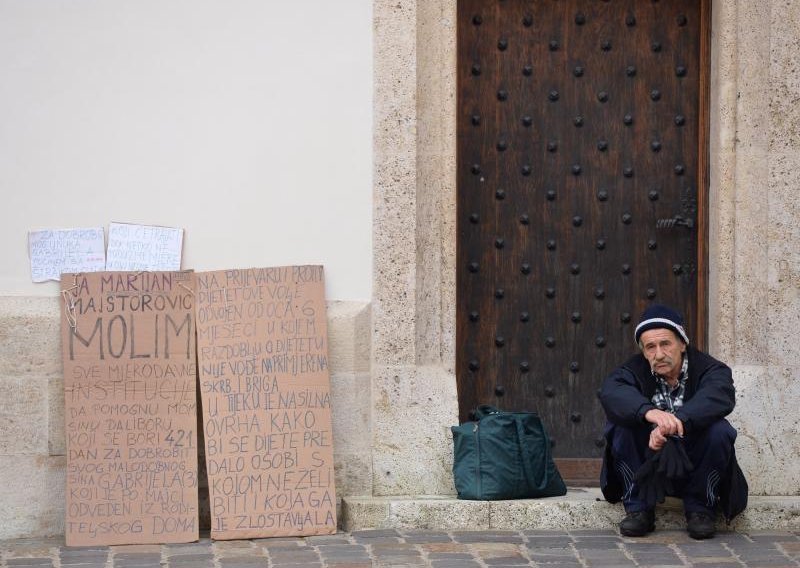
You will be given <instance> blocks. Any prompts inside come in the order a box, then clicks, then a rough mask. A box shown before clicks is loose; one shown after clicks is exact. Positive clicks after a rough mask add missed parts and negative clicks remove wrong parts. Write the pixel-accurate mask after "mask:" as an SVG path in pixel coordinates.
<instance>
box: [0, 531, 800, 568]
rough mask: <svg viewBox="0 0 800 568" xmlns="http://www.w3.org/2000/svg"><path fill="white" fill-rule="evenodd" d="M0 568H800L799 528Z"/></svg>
mask: <svg viewBox="0 0 800 568" xmlns="http://www.w3.org/2000/svg"><path fill="white" fill-rule="evenodd" d="M0 558H1V559H2V560H0V566H2V567H3V568H6V567H13V566H39V567H46V566H53V567H59V566H61V567H65V568H66V567H70V568H146V567H151V566H152V567H158V566H163V567H170V568H255V567H273V568H278V567H286V568H301V567H308V568H367V567H371V566H378V567H401V566H430V567H433V568H473V567H492V568H494V567H502V566H541V567H545V568H566V567H579V566H583V567H593V566H596V567H603V568H615V567H625V566H648V567H658V566H673V567H674V566H701V567H704V568H719V567H723V568H734V567H740V566H747V567H749V568H756V567H769V568H777V567H783V566H792V567H795V568H797V567H800V532H798V533H794V532H763V531H761V532H752V533H748V534H742V533H720V534H718V535H717V537H716V538H714V539H713V540H707V541H699V542H698V541H693V540H692V539H690V538H689V537H688V535H686V533H685V532H683V531H659V532H656V533H654V534H653V535H651V536H650V537H648V538H645V539H630V538H621V537H620V536H619V535H618V534H616V533H615V532H612V531H585V530H580V531H522V532H515V531H477V532H464V531H454V532H441V531H428V530H404V531H395V530H376V531H358V532H353V533H339V534H336V535H330V536H318V537H308V538H281V539H258V540H239V541H216V542H211V541H209V540H208V539H207V538H204V539H201V541H200V542H197V543H192V544H179V545H163V546H162V545H155V546H142V545H140V546H113V547H97V548H67V547H65V546H64V542H63V540H62V539H26V540H12V541H0Z"/></svg>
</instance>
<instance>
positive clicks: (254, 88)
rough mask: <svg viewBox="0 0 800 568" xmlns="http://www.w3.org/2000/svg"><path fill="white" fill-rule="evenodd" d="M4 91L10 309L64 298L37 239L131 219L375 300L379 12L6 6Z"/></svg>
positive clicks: (2, 3)
mask: <svg viewBox="0 0 800 568" xmlns="http://www.w3.org/2000/svg"><path fill="white" fill-rule="evenodd" d="M0 78H1V79H0V242H2V243H3V246H2V247H0V295H29V296H30V295H40V296H47V295H55V294H56V290H57V287H56V285H55V284H52V283H49V284H37V285H34V284H32V283H31V282H30V270H29V263H28V257H27V249H26V246H27V231H28V230H30V229H34V228H51V227H81V226H99V225H103V226H106V227H107V225H108V222H110V221H120V222H134V223H146V224H161V225H170V226H179V227H183V228H185V229H186V238H185V242H184V258H183V266H184V268H194V269H197V270H211V269H222V268H229V267H248V266H262V265H283V264H304V263H319V264H324V265H325V267H326V278H327V296H328V298H333V299H337V300H368V299H369V298H370V296H371V280H372V266H371V256H372V254H371V248H372V243H371V227H372V226H371V207H372V204H371V203H372V171H371V170H372V2H371V0H349V1H347V2H329V1H326V0H306V1H304V2H278V1H276V0H271V1H256V0H230V1H222V0H169V1H163V0H162V1H156V0H137V1H135V2H123V1H121V0H70V1H69V2H64V1H62V0H36V1H35V2H31V1H29V0H0Z"/></svg>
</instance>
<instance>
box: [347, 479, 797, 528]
mask: <svg viewBox="0 0 800 568" xmlns="http://www.w3.org/2000/svg"><path fill="white" fill-rule="evenodd" d="M622 515H623V510H622V506H621V505H612V504H610V503H607V502H605V501H604V500H603V499H602V496H601V494H600V490H599V489H597V488H570V490H569V492H568V493H567V495H566V496H564V497H549V498H546V499H521V500H513V501H461V500H459V499H456V498H455V496H438V495H419V496H399V497H393V496H385V497H370V496H366V497H359V496H352V497H344V498H343V499H342V520H341V522H342V528H343V529H344V530H346V531H354V530H363V529H389V528H395V529H403V528H419V529H439V530H487V529H498V530H499V529H504V530H525V529H560V530H565V529H566V530H572V529H580V528H592V529H615V528H616V527H617V523H619V521H620V519H621V518H622ZM656 525H657V527H658V528H661V529H667V528H683V527H684V526H685V523H684V520H683V510H682V508H681V502H680V500H678V499H673V498H668V499H667V501H666V503H664V505H661V506H659V508H658V510H657V520H656ZM718 526H719V527H722V526H724V520H722V519H719V521H718ZM730 528H731V529H732V530H738V531H745V530H768V529H769V530H772V529H787V530H800V496H781V497H756V496H752V495H751V496H750V499H749V505H748V508H747V510H746V511H744V512H743V513H742V514H741V515H739V517H737V518H736V519H735V520H734V521H733V522H732V523H731V527H730Z"/></svg>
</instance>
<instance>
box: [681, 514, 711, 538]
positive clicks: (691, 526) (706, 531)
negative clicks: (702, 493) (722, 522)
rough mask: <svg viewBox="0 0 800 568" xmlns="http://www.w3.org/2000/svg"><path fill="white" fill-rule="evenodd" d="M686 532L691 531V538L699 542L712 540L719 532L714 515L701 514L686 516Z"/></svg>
mask: <svg viewBox="0 0 800 568" xmlns="http://www.w3.org/2000/svg"><path fill="white" fill-rule="evenodd" d="M686 530H688V531H689V536H690V537H692V538H696V539H698V540H702V539H704V538H711V537H713V536H714V533H716V532H717V529H716V526H715V522H714V517H713V515H709V514H708V513H701V512H692V513H689V514H687V515H686Z"/></svg>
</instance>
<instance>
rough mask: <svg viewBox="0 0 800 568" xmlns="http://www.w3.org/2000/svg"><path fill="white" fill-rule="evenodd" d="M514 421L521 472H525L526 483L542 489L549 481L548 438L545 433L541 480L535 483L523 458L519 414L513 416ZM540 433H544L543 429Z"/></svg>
mask: <svg viewBox="0 0 800 568" xmlns="http://www.w3.org/2000/svg"><path fill="white" fill-rule="evenodd" d="M514 423H515V424H516V426H517V442H518V444H517V445H518V446H519V457H520V461H521V462H522V472H523V473H524V474H525V479H526V480H527V481H528V483H530V484H532V485H534V486H535V487H536V491H544V490H545V488H546V487H547V485H548V484H549V483H550V478H549V477H548V475H547V469H548V465H549V464H550V439H549V438H548V437H547V436H546V435H545V437H544V438H545V440H544V457H543V458H542V462H543V463H542V480H541V482H540V483H536V481H535V480H534V479H533V472H532V471H531V470H530V465H529V464H528V460H526V459H525V452H524V451H523V449H522V444H523V442H522V441H523V439H524V432H523V429H522V420H521V419H520V417H519V416H516V417H515V419H514ZM542 433H543V434H544V431H543V432H542Z"/></svg>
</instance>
